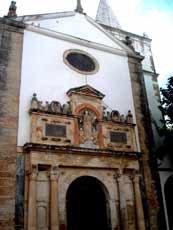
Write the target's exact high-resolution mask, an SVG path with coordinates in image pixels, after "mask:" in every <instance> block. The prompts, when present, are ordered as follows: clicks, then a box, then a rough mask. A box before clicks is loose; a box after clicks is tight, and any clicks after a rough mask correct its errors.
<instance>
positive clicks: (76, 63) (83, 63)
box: [64, 50, 98, 74]
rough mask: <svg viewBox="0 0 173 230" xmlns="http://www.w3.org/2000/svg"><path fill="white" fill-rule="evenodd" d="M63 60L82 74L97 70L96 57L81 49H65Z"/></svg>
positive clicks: (92, 72)
mask: <svg viewBox="0 0 173 230" xmlns="http://www.w3.org/2000/svg"><path fill="white" fill-rule="evenodd" d="M64 62H65V64H66V65H68V66H69V67H70V68H72V69H73V70H75V71H77V72H79V73H82V74H94V73H96V72H97V71H98V62H97V61H96V59H95V58H94V57H92V56H91V55H90V54H88V53H86V52H84V51H82V50H68V51H66V52H65V53H64Z"/></svg>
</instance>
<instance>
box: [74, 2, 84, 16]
mask: <svg viewBox="0 0 173 230" xmlns="http://www.w3.org/2000/svg"><path fill="white" fill-rule="evenodd" d="M75 11H76V12H78V13H80V14H83V8H82V4H81V0H77V7H76V9H75Z"/></svg>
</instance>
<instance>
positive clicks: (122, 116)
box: [120, 114, 126, 123]
mask: <svg viewBox="0 0 173 230" xmlns="http://www.w3.org/2000/svg"><path fill="white" fill-rule="evenodd" d="M125 120H126V119H125V116H124V115H123V114H122V115H121V116H120V122H122V123H124V122H125Z"/></svg>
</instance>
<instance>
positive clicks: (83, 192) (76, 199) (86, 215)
mask: <svg viewBox="0 0 173 230" xmlns="http://www.w3.org/2000/svg"><path fill="white" fill-rule="evenodd" d="M107 195H108V194H106V191H105V188H104V185H103V184H102V183H101V182H100V181H99V180H97V179H96V178H94V177H89V176H83V177H80V178H78V179H76V180H75V181H74V182H72V184H71V185H70V186H69V189H68V191H67V230H96V229H99V230H110V229H111V227H110V220H109V216H110V215H109V205H108V200H107Z"/></svg>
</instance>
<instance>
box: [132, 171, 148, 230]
mask: <svg viewBox="0 0 173 230" xmlns="http://www.w3.org/2000/svg"><path fill="white" fill-rule="evenodd" d="M139 179H140V178H139V176H138V175H135V176H134V178H133V187H134V197H135V205H136V222H137V229H138V230H145V220H144V211H143V205H142V198H141V191H140V186H139Z"/></svg>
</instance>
